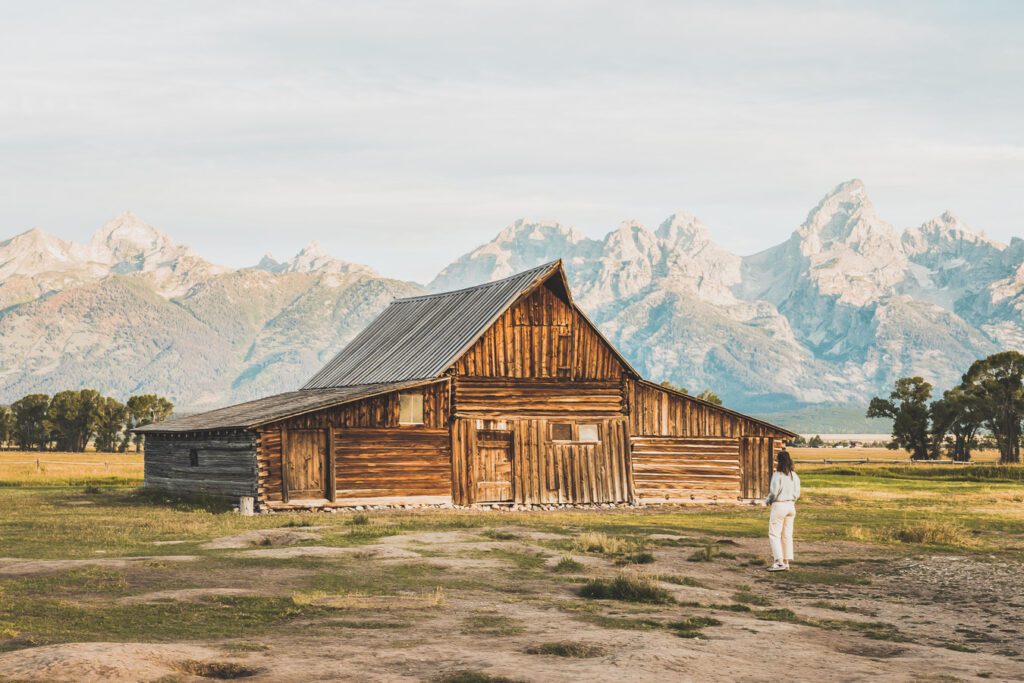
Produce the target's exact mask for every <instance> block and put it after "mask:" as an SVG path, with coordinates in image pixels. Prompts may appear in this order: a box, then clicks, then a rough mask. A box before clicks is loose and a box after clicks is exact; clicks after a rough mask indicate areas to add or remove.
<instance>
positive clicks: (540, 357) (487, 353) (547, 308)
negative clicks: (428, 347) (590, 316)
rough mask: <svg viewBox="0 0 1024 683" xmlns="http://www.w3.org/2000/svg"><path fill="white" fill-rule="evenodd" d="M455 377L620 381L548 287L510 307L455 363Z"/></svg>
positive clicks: (601, 347) (616, 366) (588, 329)
mask: <svg viewBox="0 0 1024 683" xmlns="http://www.w3.org/2000/svg"><path fill="white" fill-rule="evenodd" d="M453 369H454V372H455V374H457V375H468V376H477V377H518V378H527V377H560V378H564V379H619V378H620V377H622V376H623V367H622V364H621V363H620V361H619V359H618V357H617V356H616V355H615V352H614V351H613V350H612V348H611V346H609V345H608V344H607V343H606V342H605V341H604V340H603V339H601V337H600V335H598V333H597V332H596V331H595V330H594V328H593V327H592V326H591V324H590V323H589V322H588V321H587V320H586V319H585V318H584V317H583V316H582V315H580V314H579V312H578V311H577V310H576V309H575V308H573V307H572V306H569V305H568V304H567V303H566V302H565V301H563V300H562V299H561V298H560V297H559V296H558V295H557V294H555V293H554V292H553V291H551V289H549V288H548V287H547V286H546V285H544V286H541V287H538V288H537V289H536V290H535V291H534V292H533V293H531V294H530V295H528V296H526V297H524V298H523V299H521V300H520V301H518V302H517V303H516V304H514V305H513V306H512V307H511V308H509V309H508V310H507V311H506V312H505V313H504V314H502V315H501V317H500V318H499V319H498V320H497V322H495V324H494V325H493V326H491V328H490V329H489V330H487V332H485V333H484V335H483V336H482V337H481V338H480V339H479V340H478V341H477V342H476V343H475V344H474V345H473V346H472V347H471V348H470V349H469V351H467V352H466V353H465V354H463V356H462V357H461V358H460V359H459V360H457V361H456V362H455V364H454V366H453Z"/></svg>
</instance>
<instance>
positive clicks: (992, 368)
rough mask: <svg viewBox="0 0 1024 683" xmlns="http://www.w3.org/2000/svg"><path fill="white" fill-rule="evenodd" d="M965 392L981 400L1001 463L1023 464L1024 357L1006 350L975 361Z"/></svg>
mask: <svg viewBox="0 0 1024 683" xmlns="http://www.w3.org/2000/svg"><path fill="white" fill-rule="evenodd" d="M963 389H964V391H965V392H966V393H967V394H969V395H970V396H971V397H972V398H973V399H974V400H975V401H977V410H978V413H979V414H980V416H981V418H982V423H983V424H984V426H985V428H986V429H988V431H989V432H990V433H991V434H992V436H993V437H994V438H995V441H996V446H997V447H998V448H999V462H1001V463H1004V464H1007V463H1019V462H1020V446H1021V444H1020V441H1021V422H1022V421H1024V354H1021V353H1019V352H1017V351H1003V352H1002V353H996V354H993V355H991V356H989V357H988V358H983V359H981V360H977V361H975V362H974V363H973V364H972V365H971V367H970V369H969V370H968V371H967V374H965V375H964V382H963Z"/></svg>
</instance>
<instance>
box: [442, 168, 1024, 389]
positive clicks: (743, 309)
mask: <svg viewBox="0 0 1024 683" xmlns="http://www.w3.org/2000/svg"><path fill="white" fill-rule="evenodd" d="M524 244H527V245H529V248H528V249H524V248H523V245H524ZM523 254H530V255H531V257H529V258H525V257H524V256H523ZM558 256H562V257H563V258H564V259H565V260H566V263H567V265H568V270H569V274H570V279H571V280H572V284H573V287H574V290H575V291H576V292H577V298H578V300H579V301H580V303H582V304H583V305H584V307H585V308H586V309H587V310H588V311H590V312H591V313H592V317H593V318H594V319H595V321H596V322H597V323H598V324H599V325H600V326H601V327H602V329H603V330H604V331H605V332H606V333H607V334H608V335H609V337H611V338H612V339H613V340H614V341H615V342H616V343H617V344H618V345H619V346H620V347H621V348H622V349H623V350H624V351H625V352H626V354H627V355H628V356H629V357H630V359H631V360H632V361H633V362H634V363H635V364H636V365H637V367H638V368H640V369H641V370H642V371H643V372H645V373H647V374H648V375H650V376H652V377H654V378H657V379H668V380H671V381H673V382H675V383H677V384H682V385H683V386H688V387H698V388H702V387H705V386H707V387H712V388H713V389H715V390H716V391H718V392H719V393H720V394H722V395H723V396H724V397H726V398H727V399H728V400H729V401H730V402H731V403H732V404H733V405H737V406H741V407H748V408H754V409H756V408H758V407H760V406H769V405H770V406H773V407H775V408H777V407H779V406H780V405H785V404H787V403H793V402H796V403H817V402H835V403H845V402H850V401H857V402H860V401H864V400H865V399H866V398H867V397H869V396H870V395H871V394H873V393H877V392H879V391H882V390H883V389H885V388H886V387H888V386H889V385H890V384H891V382H892V381H893V380H894V379H895V378H897V377H900V376H903V375H907V374H922V375H924V376H925V377H927V378H929V379H931V380H932V381H933V382H935V383H936V384H937V385H939V386H948V385H951V384H953V383H954V382H955V381H956V380H957V379H958V377H959V376H960V374H962V373H963V372H964V370H966V365H967V364H969V363H970V361H972V360H973V359H975V358H977V357H980V356H983V355H987V354H989V353H992V352H994V351H996V350H999V349H1003V348H1024V265H1022V263H1024V258H1022V257H1024V241H1022V240H1019V239H1014V241H1013V243H1012V244H1011V245H1010V246H1009V247H1008V246H1006V245H1003V244H1000V243H999V242H995V241H993V240H990V239H988V238H987V237H985V236H984V235H983V234H981V233H977V232H974V231H973V230H971V229H970V228H969V227H968V226H967V225H965V224H964V223H963V222H962V221H961V220H960V219H959V218H957V217H956V216H955V215H954V214H953V213H952V212H949V211H947V212H945V213H943V214H942V215H941V216H940V217H938V218H936V219H933V220H930V221H927V222H925V223H924V224H922V225H921V226H919V227H915V228H910V229H908V230H905V231H903V233H902V234H901V233H900V232H898V231H897V230H896V229H895V228H894V227H893V226H892V225H890V224H889V223H887V222H885V221H884V220H882V219H881V218H880V217H879V216H878V214H877V212H876V211H875V207H874V205H873V204H872V203H871V200H870V199H869V197H868V196H867V192H866V190H865V187H864V184H863V183H862V182H861V181H859V180H851V181H848V182H845V183H842V184H840V185H838V186H837V187H836V188H834V189H833V190H832V191H831V192H830V193H828V194H827V195H826V196H825V197H824V198H823V199H822V200H821V202H819V204H818V205H817V206H816V207H814V209H812V210H811V212H810V213H809V214H808V216H807V218H806V220H805V221H804V222H803V223H802V224H801V225H800V226H798V227H797V228H796V229H795V230H794V232H793V233H792V235H791V236H790V238H789V239H788V240H786V241H785V242H783V243H782V244H779V245H778V246H775V247H772V248H770V249H767V250H765V251H763V252H761V253H758V254H754V255H751V256H747V257H741V256H738V255H735V254H732V253H730V252H729V251H727V250H726V249H724V248H722V247H721V246H719V245H717V244H716V243H715V242H714V241H713V239H712V238H711V234H710V231H709V230H708V228H707V227H706V226H704V225H703V224H702V223H701V222H700V221H699V220H698V219H696V218H694V217H693V216H690V215H688V214H685V213H679V214H676V215H674V216H671V217H670V218H668V219H667V220H666V221H665V222H664V223H663V224H662V225H661V226H660V227H659V228H658V230H657V231H656V232H651V231H649V230H647V229H646V228H644V227H643V226H642V225H639V224H637V223H635V222H627V223H623V224H622V225H621V226H620V227H619V229H618V230H616V231H614V232H612V233H609V234H608V235H607V236H606V237H605V238H604V240H592V239H587V238H585V237H583V236H581V235H579V234H578V233H576V232H574V231H572V230H571V229H569V228H566V227H564V226H561V225H558V224H534V223H530V222H527V221H518V222H517V223H515V224H513V225H511V226H509V227H508V228H506V229H505V230H503V231H502V232H501V233H499V234H498V236H497V237H496V238H495V239H494V240H492V241H491V242H489V243H488V244H485V245H483V246H481V247H479V248H477V249H475V250H473V251H472V252H470V253H468V254H466V255H464V256H462V257H461V258H459V259H458V260H456V261H455V263H453V264H452V265H450V266H448V267H447V268H446V269H445V270H444V271H442V272H441V274H440V275H439V276H438V277H437V279H435V280H434V281H433V282H432V283H431V284H430V285H429V286H430V288H431V289H434V290H441V289H447V288H450V287H455V286H463V285H465V284H469V283H471V282H478V281H483V280H486V279H492V278H498V277H502V276H503V275H504V274H505V273H506V272H508V271H509V268H510V266H511V267H512V268H513V269H515V268H526V267H530V266H533V265H536V264H537V263H540V262H543V261H544V260H547V259H550V258H555V257H558Z"/></svg>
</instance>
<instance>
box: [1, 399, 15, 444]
mask: <svg viewBox="0 0 1024 683" xmlns="http://www.w3.org/2000/svg"><path fill="white" fill-rule="evenodd" d="M13 433H14V415H13V414H12V413H11V409H10V408H8V407H6V406H0V446H3V445H4V444H6V443H8V442H10V441H11V439H12V438H13Z"/></svg>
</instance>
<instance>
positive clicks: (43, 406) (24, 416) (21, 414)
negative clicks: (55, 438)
mask: <svg viewBox="0 0 1024 683" xmlns="http://www.w3.org/2000/svg"><path fill="white" fill-rule="evenodd" d="M49 408H50V397H49V396H47V395H46V394H29V395H28V396H24V397H22V398H19V399H18V400H17V401H15V402H14V403H12V404H11V413H12V414H13V416H14V431H13V437H14V441H16V442H17V443H18V447H19V448H21V449H23V450H31V449H37V450H40V451H41V450H43V449H45V448H46V446H47V444H48V443H49V441H50V431H49V428H48V426H47V412H48V411H49Z"/></svg>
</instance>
